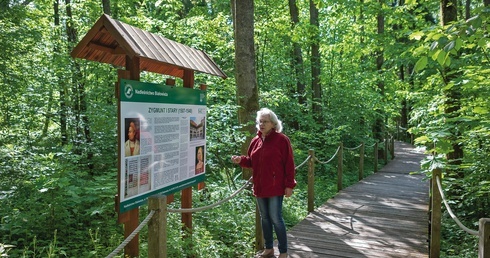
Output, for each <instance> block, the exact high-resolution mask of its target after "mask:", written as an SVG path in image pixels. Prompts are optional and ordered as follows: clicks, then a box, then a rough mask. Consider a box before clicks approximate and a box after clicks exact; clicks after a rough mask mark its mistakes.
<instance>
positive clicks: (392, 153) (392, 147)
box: [391, 136, 395, 159]
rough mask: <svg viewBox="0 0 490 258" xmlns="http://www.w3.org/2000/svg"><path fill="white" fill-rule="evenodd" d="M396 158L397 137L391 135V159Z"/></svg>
mask: <svg viewBox="0 0 490 258" xmlns="http://www.w3.org/2000/svg"><path fill="white" fill-rule="evenodd" d="M394 158H395V138H393V136H391V159H394Z"/></svg>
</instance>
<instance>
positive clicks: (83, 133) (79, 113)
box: [65, 0, 93, 170]
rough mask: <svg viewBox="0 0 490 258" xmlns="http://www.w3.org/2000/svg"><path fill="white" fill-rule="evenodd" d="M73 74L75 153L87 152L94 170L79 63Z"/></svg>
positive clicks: (71, 30) (69, 28) (69, 26)
mask: <svg viewBox="0 0 490 258" xmlns="http://www.w3.org/2000/svg"><path fill="white" fill-rule="evenodd" d="M70 1H71V0H65V4H66V15H67V16H68V17H67V19H68V21H67V23H66V33H67V36H68V42H69V44H68V46H69V48H71V47H72V46H74V45H75V44H76V43H77V40H78V36H77V34H78V32H77V30H76V28H75V27H74V25H73V23H72V18H73V17H72V10H71V4H70ZM72 71H73V74H72V88H73V94H72V96H73V98H74V99H73V111H74V113H75V132H76V136H75V153H77V154H82V153H83V151H84V150H85V151H86V152H87V165H88V167H89V169H91V170H92V168H93V164H92V158H93V152H92V150H91V149H90V144H91V143H92V138H91V135H90V134H91V133H90V126H89V124H90V122H89V119H88V116H87V114H86V113H87V102H86V99H85V98H86V94H85V83H84V82H83V80H82V77H83V76H82V73H81V70H80V65H79V64H78V63H77V62H73V70H72Z"/></svg>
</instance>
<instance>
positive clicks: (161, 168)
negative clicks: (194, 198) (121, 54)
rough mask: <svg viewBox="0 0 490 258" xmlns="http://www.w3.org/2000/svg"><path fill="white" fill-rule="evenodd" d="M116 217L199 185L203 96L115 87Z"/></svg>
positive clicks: (128, 83) (124, 84) (127, 83)
mask: <svg viewBox="0 0 490 258" xmlns="http://www.w3.org/2000/svg"><path fill="white" fill-rule="evenodd" d="M119 112H120V116H119V117H120V120H119V125H120V128H119V132H120V134H119V135H120V137H121V139H120V140H121V148H120V150H119V152H120V157H121V159H120V164H119V165H120V171H121V173H120V178H119V180H120V189H119V196H120V199H119V201H120V205H119V207H120V212H124V211H128V210H131V209H133V208H136V207H139V206H140V205H142V204H144V203H145V202H146V201H147V199H148V197H149V196H151V195H155V194H164V195H168V194H171V193H174V192H177V191H180V190H182V189H184V188H187V187H190V186H192V185H195V184H197V183H199V182H202V181H204V180H205V166H204V164H205V160H206V91H202V90H196V89H191V88H183V87H175V86H167V85H160V84H153V83H145V82H139V81H132V80H121V82H120V110H119Z"/></svg>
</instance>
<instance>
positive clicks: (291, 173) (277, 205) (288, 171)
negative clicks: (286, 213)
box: [231, 108, 296, 258]
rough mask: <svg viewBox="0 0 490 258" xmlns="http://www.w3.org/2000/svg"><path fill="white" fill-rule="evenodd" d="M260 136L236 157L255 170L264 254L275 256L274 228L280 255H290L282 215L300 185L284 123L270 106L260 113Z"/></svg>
mask: <svg viewBox="0 0 490 258" xmlns="http://www.w3.org/2000/svg"><path fill="white" fill-rule="evenodd" d="M256 123H257V130H258V132H257V136H255V137H254V138H253V139H252V141H251V143H250V146H249V148H248V152H247V155H246V156H236V155H234V156H232V157H231V160H232V162H233V163H235V164H239V165H240V166H241V167H245V168H252V170H253V191H254V195H255V197H256V200H257V205H258V207H259V212H260V219H261V225H262V232H263V235H264V239H265V250H264V251H263V252H262V253H261V254H260V257H275V256H274V249H273V241H274V238H273V229H274V231H275V233H276V236H277V241H278V248H279V253H280V255H279V257H280V258H285V257H287V256H288V254H287V251H288V243H287V235H286V225H285V223H284V219H283V217H282V203H283V199H284V196H286V197H290V196H291V194H292V193H293V188H294V187H295V186H296V180H295V178H294V177H295V166H294V159H293V150H292V147H291V143H290V141H289V138H288V137H287V136H286V135H284V134H283V133H281V132H282V122H281V121H280V120H279V119H278V118H277V116H276V114H275V113H274V112H272V111H271V110H270V109H267V108H262V109H260V110H259V111H258V112H257V118H256Z"/></svg>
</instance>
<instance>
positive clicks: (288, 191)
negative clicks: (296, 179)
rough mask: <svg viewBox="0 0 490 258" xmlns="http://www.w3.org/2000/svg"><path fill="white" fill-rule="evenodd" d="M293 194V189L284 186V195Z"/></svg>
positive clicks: (289, 195)
mask: <svg viewBox="0 0 490 258" xmlns="http://www.w3.org/2000/svg"><path fill="white" fill-rule="evenodd" d="M292 194H293V189H292V188H286V190H284V195H285V196H286V197H288V198H289V197H291V195H292Z"/></svg>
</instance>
